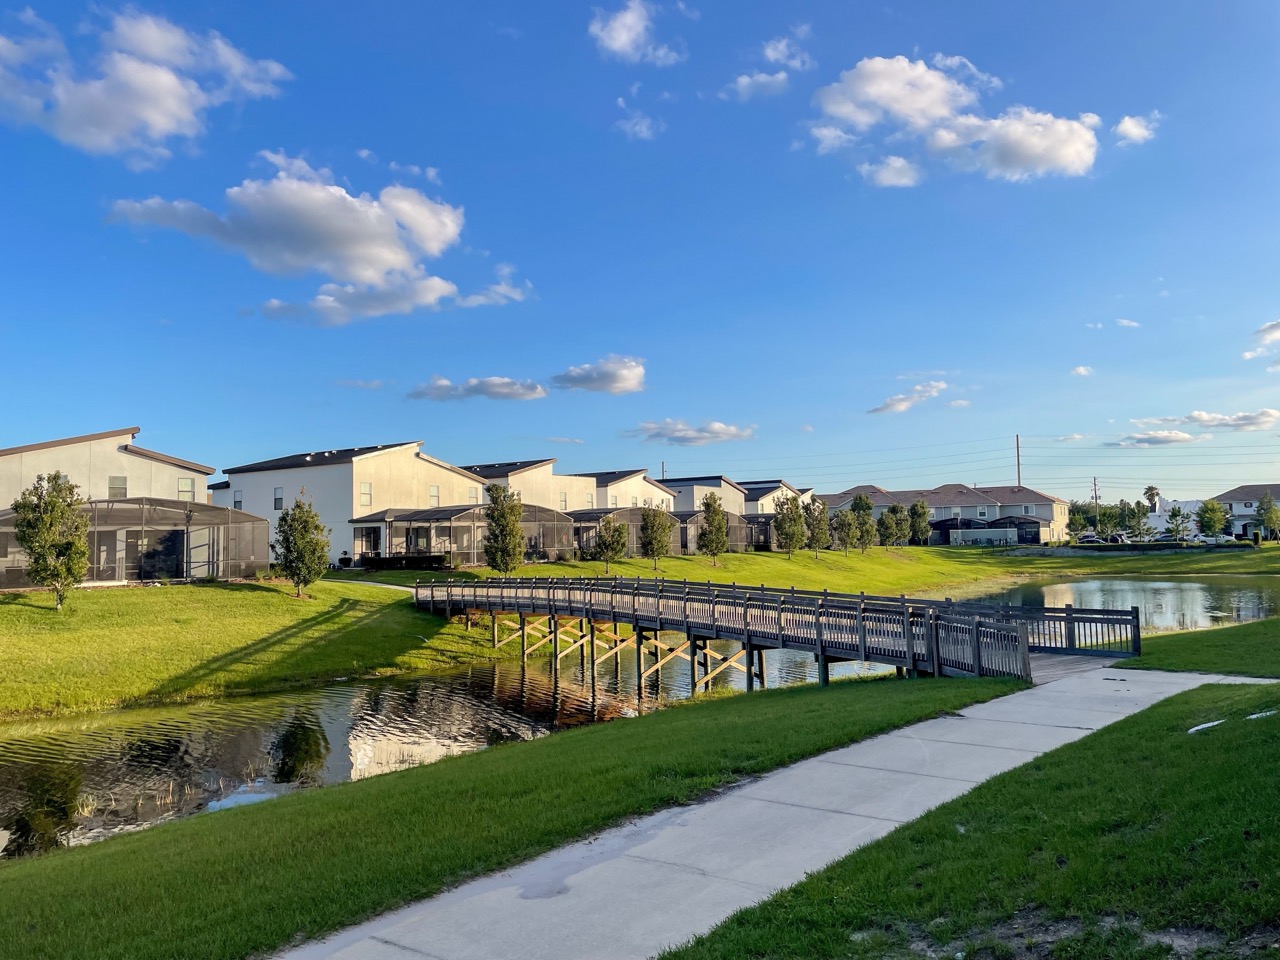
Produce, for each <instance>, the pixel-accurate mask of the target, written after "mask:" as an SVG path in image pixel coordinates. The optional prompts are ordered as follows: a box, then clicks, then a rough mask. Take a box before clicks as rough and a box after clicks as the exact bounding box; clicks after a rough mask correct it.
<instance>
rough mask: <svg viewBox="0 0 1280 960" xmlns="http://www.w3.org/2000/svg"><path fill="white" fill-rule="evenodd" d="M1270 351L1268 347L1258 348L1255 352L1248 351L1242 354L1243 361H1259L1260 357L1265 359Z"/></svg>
mask: <svg viewBox="0 0 1280 960" xmlns="http://www.w3.org/2000/svg"><path fill="white" fill-rule="evenodd" d="M1268 352H1269V351H1268V350H1267V348H1266V347H1257V348H1255V349H1253V350H1246V351H1245V352H1244V353H1242V354H1240V359H1241V360H1257V359H1258V358H1259V357H1265V356H1266V355H1267V353H1268Z"/></svg>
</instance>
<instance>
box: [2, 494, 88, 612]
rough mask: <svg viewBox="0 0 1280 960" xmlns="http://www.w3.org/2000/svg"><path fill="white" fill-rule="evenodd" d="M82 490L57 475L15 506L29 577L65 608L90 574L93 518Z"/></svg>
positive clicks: (16, 529) (17, 535) (16, 527)
mask: <svg viewBox="0 0 1280 960" xmlns="http://www.w3.org/2000/svg"><path fill="white" fill-rule="evenodd" d="M83 504H84V500H83V499H82V498H81V497H80V488H79V487H77V486H76V485H75V484H74V483H72V482H71V481H70V480H69V479H67V478H66V477H65V476H63V475H62V474H61V473H60V472H58V471H56V470H55V471H54V472H53V473H51V474H49V476H47V477H46V476H44V475H41V476H38V477H36V482H35V483H33V484H32V485H31V486H30V487H28V488H27V489H26V490H23V491H22V493H21V494H19V495H18V499H16V500H14V501H13V514H14V516H13V523H14V538H15V539H16V540H17V541H18V546H19V547H21V548H22V550H23V552H24V553H25V554H26V555H27V577H28V578H29V579H30V580H31V582H32V583H37V584H39V585H40V586H42V587H48V588H49V589H50V590H52V591H53V602H54V606H55V607H57V609H58V610H61V609H62V603H63V601H64V600H66V599H67V594H68V593H69V592H70V591H71V589H72V588H73V587H75V586H78V585H79V584H80V582H81V581H82V580H84V578H85V574H87V573H88V572H89V517H88V516H87V515H86V514H85V513H84V512H83V511H82V510H81V509H80V507H81V506H82V505H83Z"/></svg>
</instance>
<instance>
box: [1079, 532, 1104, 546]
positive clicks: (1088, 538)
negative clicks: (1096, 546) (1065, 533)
mask: <svg viewBox="0 0 1280 960" xmlns="http://www.w3.org/2000/svg"><path fill="white" fill-rule="evenodd" d="M1076 543H1077V544H1090V543H1106V541H1105V540H1103V539H1102V538H1101V537H1097V536H1094V535H1093V534H1092V533H1086V534H1085V535H1084V536H1083V537H1077V538H1076Z"/></svg>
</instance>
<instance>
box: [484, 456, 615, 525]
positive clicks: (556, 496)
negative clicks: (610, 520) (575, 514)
mask: <svg viewBox="0 0 1280 960" xmlns="http://www.w3.org/2000/svg"><path fill="white" fill-rule="evenodd" d="M555 462H556V461H555V458H554V457H552V458H550V459H547V460H513V461H509V462H507V463H477V464H472V465H471V466H468V467H462V469H463V470H465V471H466V472H468V473H470V474H472V475H473V476H475V477H477V478H479V480H480V481H481V483H483V484H484V485H486V486H487V485H489V484H491V483H496V484H498V485H499V486H503V487H506V488H508V489H509V490H513V491H514V492H516V493H518V494H520V500H521V502H523V503H526V504H530V505H532V506H536V507H550V508H551V509H552V510H559V511H560V512H561V513H568V512H569V511H570V510H589V509H592V508H593V507H595V506H596V482H595V479H594V478H593V477H591V476H583V475H574V474H569V475H565V474H559V473H555V472H554V471H553V470H552V467H554V466H555Z"/></svg>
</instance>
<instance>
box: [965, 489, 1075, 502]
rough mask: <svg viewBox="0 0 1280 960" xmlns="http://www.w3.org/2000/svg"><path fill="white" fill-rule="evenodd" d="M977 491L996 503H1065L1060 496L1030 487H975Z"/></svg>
mask: <svg viewBox="0 0 1280 960" xmlns="http://www.w3.org/2000/svg"><path fill="white" fill-rule="evenodd" d="M974 489H975V490H977V491H978V492H979V493H984V494H986V495H987V496H988V497H990V498H991V499H992V500H995V501H996V502H997V503H1012V504H1019V503H1066V502H1067V501H1065V500H1063V499H1062V498H1061V497H1055V496H1053V495H1052V494H1049V493H1041V492H1040V491H1039V490H1032V489H1031V488H1030V487H1017V486H1011V487H975V488H974Z"/></svg>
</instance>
